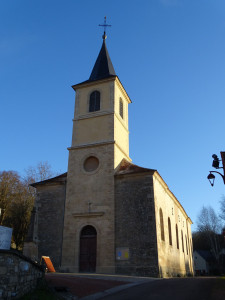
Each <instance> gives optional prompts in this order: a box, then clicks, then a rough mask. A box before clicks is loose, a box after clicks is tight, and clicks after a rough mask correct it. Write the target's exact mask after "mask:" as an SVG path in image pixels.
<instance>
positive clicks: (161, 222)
mask: <svg viewBox="0 0 225 300" xmlns="http://www.w3.org/2000/svg"><path fill="white" fill-rule="evenodd" d="M159 219H160V229H161V240H162V241H165V234H164V223H163V213H162V209H161V208H160V210H159Z"/></svg>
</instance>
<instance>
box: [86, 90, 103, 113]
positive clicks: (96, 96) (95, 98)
mask: <svg viewBox="0 0 225 300" xmlns="http://www.w3.org/2000/svg"><path fill="white" fill-rule="evenodd" d="M97 110H100V93H99V92H98V91H94V92H92V93H91V95H90V102H89V112H92V111H97Z"/></svg>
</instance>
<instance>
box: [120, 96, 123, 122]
mask: <svg viewBox="0 0 225 300" xmlns="http://www.w3.org/2000/svg"><path fill="white" fill-rule="evenodd" d="M120 116H121V118H122V119H123V100H122V99H121V98H120Z"/></svg>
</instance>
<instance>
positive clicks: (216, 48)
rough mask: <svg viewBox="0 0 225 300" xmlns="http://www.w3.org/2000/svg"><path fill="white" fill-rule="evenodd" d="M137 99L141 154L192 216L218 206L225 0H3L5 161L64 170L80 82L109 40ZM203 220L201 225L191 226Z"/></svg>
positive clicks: (10, 166) (0, 153) (134, 129)
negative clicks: (211, 176)
mask: <svg viewBox="0 0 225 300" xmlns="http://www.w3.org/2000/svg"><path fill="white" fill-rule="evenodd" d="M105 15H106V16H107V22H108V23H109V24H112V27H111V28H109V29H108V30H107V35H108V38H107V40H106V42H107V48H108V50H109V54H110V57H111V60H112V62H113V65H114V68H115V70H116V73H117V75H118V76H119V78H120V80H121V81H122V83H123V85H124V87H125V89H126V91H127V93H128V94H129V96H130V98H131V99H132V102H133V103H132V104H131V105H130V108H129V129H130V156H131V158H132V160H133V163H135V164H138V165H140V166H144V167H148V168H155V169H157V170H158V172H159V173H160V175H161V176H162V177H163V179H164V180H165V181H166V183H167V184H168V186H169V188H170V189H171V191H172V192H173V193H174V194H175V196H176V197H177V198H178V200H179V201H180V202H181V204H182V205H183V207H184V208H185V210H186V212H187V213H188V215H189V216H190V218H191V219H192V221H193V222H195V221H196V217H197V214H198V212H199V211H200V209H201V207H202V206H203V205H211V206H213V207H214V208H215V209H216V210H218V207H219V200H220V199H221V197H222V195H224V194H225V186H224V184H223V182H222V178H220V177H219V176H217V177H216V181H215V186H214V187H213V188H212V187H211V186H210V184H209V182H208V181H207V179H206V177H207V175H208V171H209V170H211V169H212V168H211V163H212V158H211V155H212V154H213V153H216V154H218V155H219V152H220V151H224V150H225V147H224V127H225V126H224V125H225V121H224V111H225V101H224V99H225V2H224V1H222V0H139V1H118V0H114V1H100V0H96V1H93V0H86V1H78V0H77V1H75V0H66V1H59V0H54V1H52V0H45V1H44V0H39V1H37V0H36V1H30V0H20V1H15V0H2V1H1V2H0V66H1V67H0V82H1V84H0V102H1V109H0V128H1V146H0V169H1V170H15V171H18V172H19V173H20V174H21V175H23V172H24V169H25V168H27V167H28V166H34V165H35V164H36V163H37V162H39V161H48V162H49V163H50V164H51V166H52V168H53V169H54V170H55V171H56V172H65V171H66V170H67V163H68V150H67V147H69V146H70V145H71V137H72V118H73V111H74V99H75V95H74V91H73V90H72V88H71V85H73V84H76V83H79V82H82V81H83V80H86V79H88V77H89V76H90V73H91V70H92V68H93V65H94V63H95V60H96V58H97V55H98V53H99V50H100V48H101V44H102V39H101V36H102V28H101V27H98V24H100V23H103V18H104V16H105ZM193 229H195V226H193Z"/></svg>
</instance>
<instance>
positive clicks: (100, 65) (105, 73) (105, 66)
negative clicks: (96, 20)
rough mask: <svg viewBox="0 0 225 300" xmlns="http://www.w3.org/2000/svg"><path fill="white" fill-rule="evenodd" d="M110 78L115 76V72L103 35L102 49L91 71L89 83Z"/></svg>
mask: <svg viewBox="0 0 225 300" xmlns="http://www.w3.org/2000/svg"><path fill="white" fill-rule="evenodd" d="M111 76H116V72H115V70H114V67H113V64H112V61H111V59H110V57H109V53H108V50H107V48H106V43H105V35H103V43H102V48H101V50H100V52H99V55H98V58H97V60H96V62H95V65H94V68H93V69H92V72H91V76H90V77H89V81H94V80H99V79H103V78H107V77H111Z"/></svg>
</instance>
